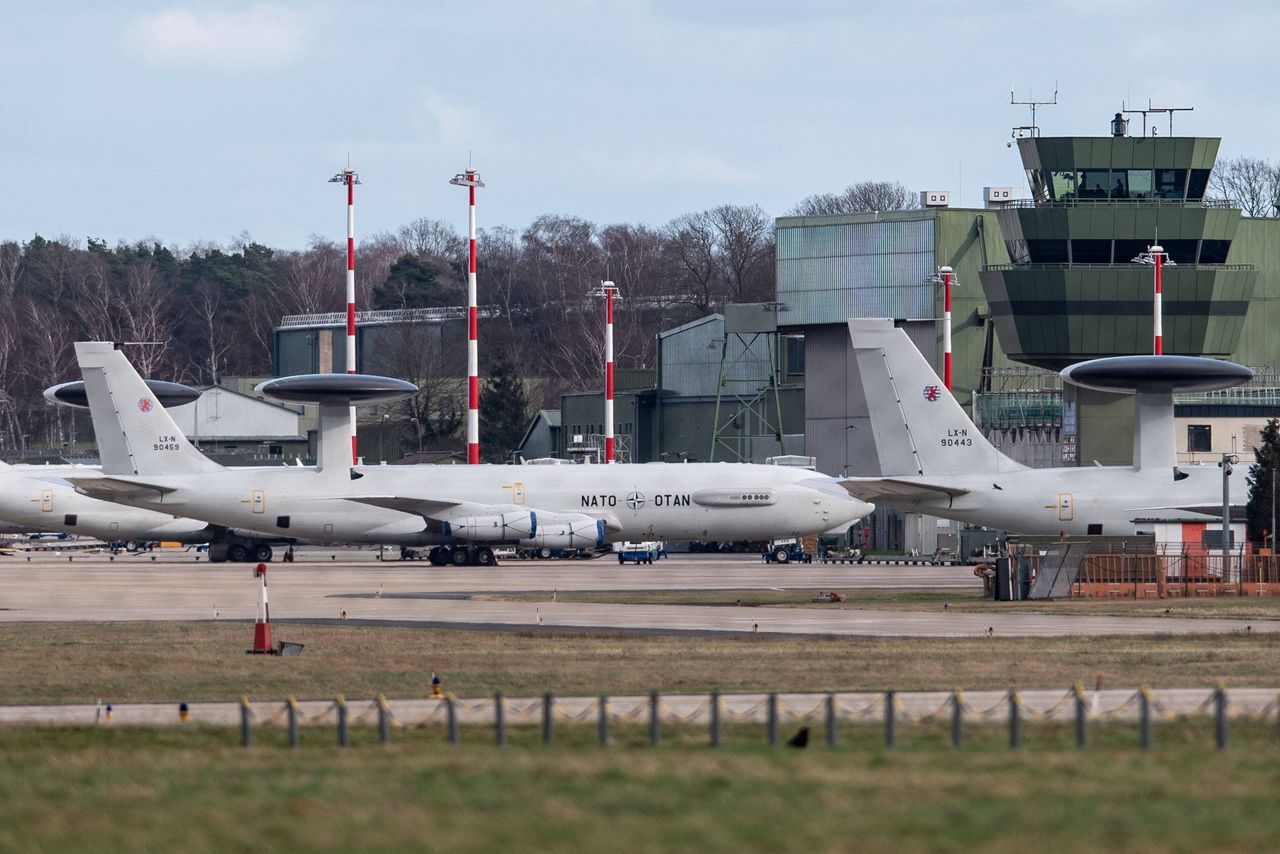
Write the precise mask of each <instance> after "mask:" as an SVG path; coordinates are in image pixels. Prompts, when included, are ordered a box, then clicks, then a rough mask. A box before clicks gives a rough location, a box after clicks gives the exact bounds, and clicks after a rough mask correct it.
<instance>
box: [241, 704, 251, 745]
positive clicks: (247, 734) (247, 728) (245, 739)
mask: <svg viewBox="0 0 1280 854" xmlns="http://www.w3.org/2000/svg"><path fill="white" fill-rule="evenodd" d="M240 745H241V746H242V747H251V746H252V745H253V711H252V710H250V708H249V696H248V695H247V694H245V695H242V696H241V697H240Z"/></svg>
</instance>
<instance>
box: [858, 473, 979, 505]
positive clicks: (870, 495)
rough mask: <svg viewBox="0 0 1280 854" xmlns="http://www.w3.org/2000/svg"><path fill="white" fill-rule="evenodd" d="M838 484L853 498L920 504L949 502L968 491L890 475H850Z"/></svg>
mask: <svg viewBox="0 0 1280 854" xmlns="http://www.w3.org/2000/svg"><path fill="white" fill-rule="evenodd" d="M840 485H841V486H843V487H844V488H845V489H847V490H848V491H849V494H850V495H852V496H854V497H855V498H861V499H862V500H863V501H885V500H888V501H889V502H890V503H892V501H893V499H897V500H898V501H899V502H901V501H911V502H916V503H921V504H938V503H940V502H942V501H946V502H947V503H948V504H950V503H951V499H952V498H955V497H956V496H958V495H964V494H966V493H968V492H969V490H967V489H960V488H958V487H954V486H943V485H941V484H937V483H922V482H920V481H911V480H900V479H898V478H892V477H851V478H846V479H845V480H842V481H840Z"/></svg>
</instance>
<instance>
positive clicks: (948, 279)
mask: <svg viewBox="0 0 1280 854" xmlns="http://www.w3.org/2000/svg"><path fill="white" fill-rule="evenodd" d="M954 277H955V271H954V270H952V269H951V268H950V267H948V266H943V267H939V268H938V272H937V273H935V274H934V275H933V276H932V277H930V281H931V282H933V283H934V284H935V285H942V383H943V385H945V386H946V387H947V391H951V285H952V282H953V280H954ZM955 285H956V286H957V287H958V286H959V285H960V283H959V282H955Z"/></svg>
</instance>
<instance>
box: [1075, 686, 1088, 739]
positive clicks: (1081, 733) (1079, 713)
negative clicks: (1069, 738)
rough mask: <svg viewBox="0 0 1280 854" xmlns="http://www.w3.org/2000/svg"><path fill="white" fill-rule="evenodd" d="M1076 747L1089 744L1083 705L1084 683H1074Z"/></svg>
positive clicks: (1085, 712) (1086, 713)
mask: <svg viewBox="0 0 1280 854" xmlns="http://www.w3.org/2000/svg"><path fill="white" fill-rule="evenodd" d="M1075 694H1076V747H1084V746H1085V745H1086V744H1088V743H1089V712H1088V709H1086V708H1085V704H1084V683H1083V682H1079V681H1077V682H1076V685H1075Z"/></svg>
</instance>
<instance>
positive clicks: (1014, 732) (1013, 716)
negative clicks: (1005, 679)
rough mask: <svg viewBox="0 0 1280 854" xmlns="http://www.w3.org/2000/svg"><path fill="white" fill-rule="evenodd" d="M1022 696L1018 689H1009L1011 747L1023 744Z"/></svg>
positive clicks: (1012, 748)
mask: <svg viewBox="0 0 1280 854" xmlns="http://www.w3.org/2000/svg"><path fill="white" fill-rule="evenodd" d="M1021 711H1022V697H1021V696H1020V695H1019V694H1018V692H1017V690H1016V689H1013V688H1010V689H1009V749H1010V750H1017V749H1018V748H1019V747H1021V746H1022V718H1021V714H1020V713H1021Z"/></svg>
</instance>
